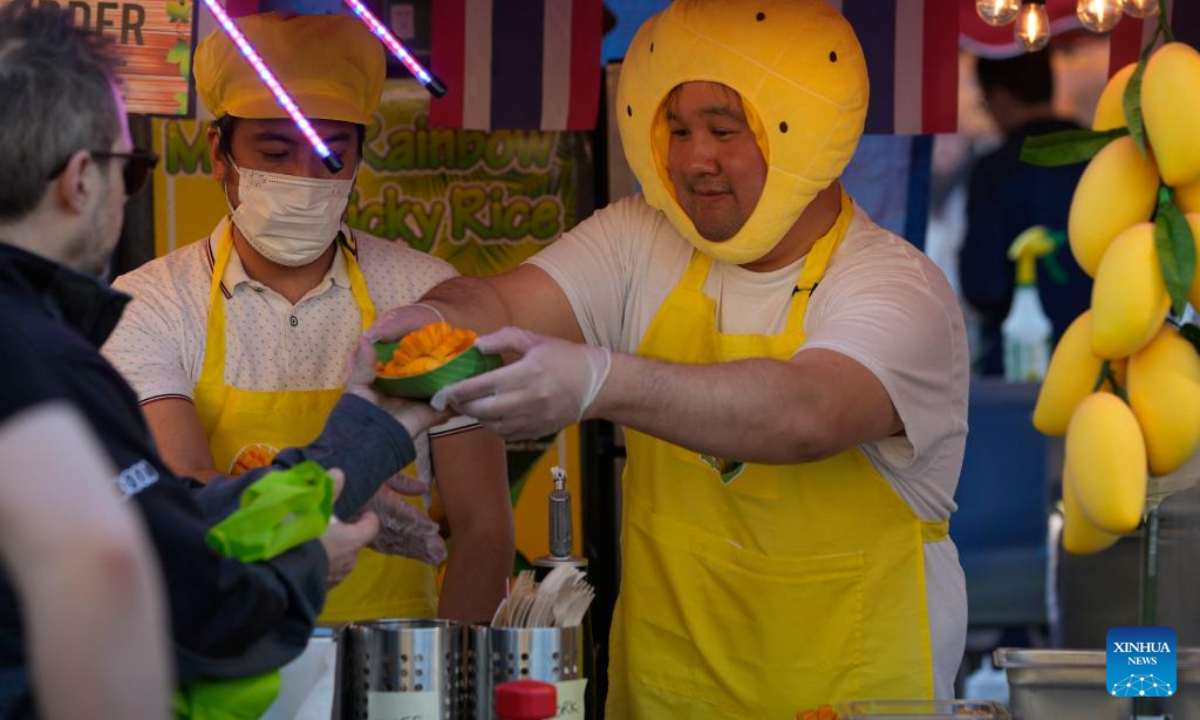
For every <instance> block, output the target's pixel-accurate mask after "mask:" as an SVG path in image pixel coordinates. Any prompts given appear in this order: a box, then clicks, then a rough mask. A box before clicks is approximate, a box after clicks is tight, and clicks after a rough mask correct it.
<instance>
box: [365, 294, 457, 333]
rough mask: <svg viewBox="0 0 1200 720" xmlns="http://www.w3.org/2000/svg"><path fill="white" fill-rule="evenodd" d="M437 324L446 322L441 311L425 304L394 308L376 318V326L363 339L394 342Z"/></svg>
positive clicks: (368, 330) (368, 329)
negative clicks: (415, 331)
mask: <svg viewBox="0 0 1200 720" xmlns="http://www.w3.org/2000/svg"><path fill="white" fill-rule="evenodd" d="M437 322H446V318H445V317H443V316H442V313H441V311H440V310H438V309H437V308H435V307H434V306H432V305H426V304H425V303H413V304H412V305H401V306H400V307H397V308H392V309H391V310H388V311H387V312H385V313H383V314H381V315H379V316H378V317H376V318H375V324H373V325H372V326H371V327H369V328H367V331H366V332H365V333H363V337H365V338H366V339H367V340H370V341H371V342H375V341H376V340H386V341H387V342H394V341H396V340H399V339H400V338H402V337H404V336H405V335H407V334H409V333H410V332H412V331H413V330H417V329H419V328H423V327H425V326H426V325H431V324H433V323H437Z"/></svg>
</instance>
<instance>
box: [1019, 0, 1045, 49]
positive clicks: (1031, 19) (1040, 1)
mask: <svg viewBox="0 0 1200 720" xmlns="http://www.w3.org/2000/svg"><path fill="white" fill-rule="evenodd" d="M1015 34H1016V36H1017V44H1018V45H1020V46H1021V48H1022V49H1024V50H1025V52H1037V51H1038V50H1041V49H1042V48H1044V47H1046V43H1048V42H1050V15H1049V14H1047V12H1046V2H1045V0H1024V2H1023V3H1022V4H1021V11H1020V12H1019V13H1018V14H1017V26H1016V33H1015Z"/></svg>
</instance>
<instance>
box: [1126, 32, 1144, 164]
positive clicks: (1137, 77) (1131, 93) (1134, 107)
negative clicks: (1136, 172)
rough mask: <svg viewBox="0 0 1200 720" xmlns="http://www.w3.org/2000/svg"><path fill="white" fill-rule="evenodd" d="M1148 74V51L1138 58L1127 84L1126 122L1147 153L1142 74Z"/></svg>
mask: <svg viewBox="0 0 1200 720" xmlns="http://www.w3.org/2000/svg"><path fill="white" fill-rule="evenodd" d="M1145 74H1146V53H1142V58H1141V59H1140V60H1138V64H1137V68H1136V69H1135V70H1134V71H1133V75H1132V76H1130V78H1129V84H1128V85H1126V86H1125V97H1124V99H1123V105H1124V107H1125V124H1126V125H1128V126H1129V134H1130V135H1131V136H1132V137H1133V141H1134V142H1135V143H1137V146H1138V150H1141V151H1142V154H1143V155H1145V154H1146V123H1145V122H1144V121H1143V120H1142V76H1143V75H1145Z"/></svg>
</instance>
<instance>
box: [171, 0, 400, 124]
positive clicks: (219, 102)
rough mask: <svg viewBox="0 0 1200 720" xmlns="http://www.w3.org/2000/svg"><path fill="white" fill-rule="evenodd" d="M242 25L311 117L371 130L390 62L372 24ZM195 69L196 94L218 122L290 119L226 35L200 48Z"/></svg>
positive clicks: (323, 18)
mask: <svg viewBox="0 0 1200 720" xmlns="http://www.w3.org/2000/svg"><path fill="white" fill-rule="evenodd" d="M235 22H236V23H237V26H238V28H239V29H240V30H241V31H242V33H243V34H245V36H246V39H247V40H249V41H250V44H251V45H253V46H254V48H255V49H256V50H258V54H259V55H261V56H262V59H263V61H264V62H266V64H267V66H268V67H270V68H271V71H272V72H273V73H275V77H277V78H278V79H279V82H280V83H282V84H283V87H284V88H286V89H287V91H288V93H289V94H291V96H292V99H294V100H295V101H296V104H297V105H299V106H300V111H301V112H303V113H304V115H305V116H306V117H309V118H312V119H316V120H340V121H342V122H350V123H357V124H359V125H370V124H371V114H372V113H374V112H375V109H376V108H377V107H379V99H380V97H382V95H383V81H384V77H385V75H386V73H387V59H386V57H385V56H384V51H383V45H382V44H381V43H380V42H379V38H377V37H375V36H374V35H372V34H371V31H370V30H368V29H367V27H366V26H365V25H363V24H362V23H361V22H359V21H358V20H356V19H354V18H352V17H350V16H349V15H343V14H334V15H282V14H280V13H277V12H271V13H262V14H260V15H247V16H245V17H241V18H238V19H237V20H236V21H235ZM193 68H194V72H195V75H196V94H197V95H198V96H199V97H200V100H201V102H203V103H204V106H205V107H207V108H208V110H209V112H211V113H212V114H213V117H216V118H220V117H224V116H225V115H232V116H234V117H239V118H246V119H248V120H270V119H277V118H286V117H288V114H287V111H285V110H284V109H283V107H282V106H280V104H279V101H277V100H276V99H275V96H274V95H272V94H271V91H270V90H269V89H268V88H267V86H266V84H265V83H264V82H263V81H262V79H261V78H259V77H258V73H257V72H256V71H255V70H254V68H253V67H252V66H251V65H250V63H249V62H248V61H247V60H246V59H245V58H244V57H242V54H241V53H240V52H239V51H238V49H237V46H236V45H234V43H233V40H231V39H230V38H229V36H228V35H227V34H226V33H225V32H224V31H222V30H221V29H220V28H217V29H216V30H214V31H213V32H211V33H209V35H208V37H206V38H204V40H203V41H201V42H200V44H199V45H197V46H196V59H195V60H194V61H193Z"/></svg>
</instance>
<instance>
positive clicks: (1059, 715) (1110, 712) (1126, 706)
mask: <svg viewBox="0 0 1200 720" xmlns="http://www.w3.org/2000/svg"><path fill="white" fill-rule="evenodd" d="M993 657H994V659H995V665H996V667H999V668H1004V672H1005V673H1006V674H1007V675H1008V697H1009V702H1008V706H1009V710H1010V711H1011V712H1012V716H1013V720H1129V719H1130V717H1131V716H1132V715H1133V698H1122V697H1112V696H1111V695H1110V694H1109V693H1108V690H1107V680H1106V677H1105V657H1104V651H1103V650H1028V649H1017V648H999V649H998V650H996V652H995V653H994V654H993Z"/></svg>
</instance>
